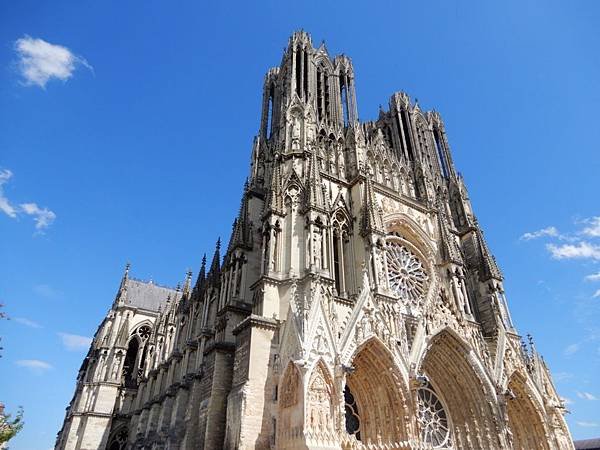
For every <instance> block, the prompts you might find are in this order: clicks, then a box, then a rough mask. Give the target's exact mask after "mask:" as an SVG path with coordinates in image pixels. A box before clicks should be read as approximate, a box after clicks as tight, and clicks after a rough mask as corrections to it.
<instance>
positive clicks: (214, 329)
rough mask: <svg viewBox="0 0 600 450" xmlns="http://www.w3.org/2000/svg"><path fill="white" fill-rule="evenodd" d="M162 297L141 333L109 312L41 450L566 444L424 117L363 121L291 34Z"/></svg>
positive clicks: (436, 130) (401, 110)
mask: <svg viewBox="0 0 600 450" xmlns="http://www.w3.org/2000/svg"><path fill="white" fill-rule="evenodd" d="M123 283H125V284H127V276H126V277H125V281H124V282H123ZM123 283H122V286H123ZM140 295H142V296H143V295H149V296H152V295H154V294H150V290H148V291H147V294H145V293H142V292H140ZM161 295H163V297H167V296H168V295H170V296H171V301H170V302H169V303H168V304H166V303H165V304H162V303H161V304H160V308H158V307H155V308H154V311H155V312H153V315H152V320H150V319H148V322H147V323H148V325H147V327H148V328H147V329H145V331H144V335H146V337H145V338H144V337H141V336H140V331H139V327H138V328H136V326H137V325H136V324H139V323H141V320H142V318H141V317H139V318H138V314H139V311H129V315H127V313H126V311H128V310H127V309H119V308H123V307H121V306H118V305H116V306H113V309H112V310H111V314H112V315H110V314H109V318H107V319H106V321H105V323H104V324H103V325H102V326H101V328H100V330H99V333H98V334H97V336H96V338H95V340H94V343H93V344H92V348H91V349H90V354H89V355H88V358H87V359H86V363H84V366H83V367H82V371H81V374H80V377H79V380H78V387H77V392H76V396H75V399H74V401H73V402H72V404H71V406H70V408H69V410H68V413H67V420H66V421H65V425H64V427H63V430H62V431H61V433H60V434H59V439H58V443H57V448H59V449H63V448H64V449H92V448H94V449H95V448H107V449H109V450H124V449H206V450H213V449H215V450H216V449H227V450H233V449H244V450H246V449H306V450H308V449H311V450H312V449H314V450H316V449H320V450H326V449H327V450H333V449H336V450H339V449H367V448H368V449H370V450H374V449H387V450H391V449H403V450H404V449H406V450H408V449H415V450H416V449H432V448H435V449H472V450H479V449H547V450H555V449H556V450H558V449H561V450H562V449H571V448H573V445H572V442H571V439H570V435H569V431H568V429H567V426H566V424H565V421H564V418H563V414H564V411H565V409H564V405H563V403H562V401H561V400H560V398H559V396H558V394H557V392H556V390H555V388H554V385H553V383H552V380H551V377H550V373H549V370H548V368H547V367H546V365H545V363H544V361H543V359H542V358H541V357H540V356H539V355H538V354H537V352H536V350H535V347H534V345H533V341H532V340H530V341H529V343H528V344H524V343H523V342H522V340H521V337H520V336H519V334H518V333H517V330H516V329H515V327H514V325H513V323H512V321H511V318H510V314H509V310H508V306H507V301H506V297H505V294H504V288H503V277H502V274H501V272H500V270H499V268H498V266H497V265H496V262H495V260H494V257H493V256H492V254H491V253H490V250H489V249H488V247H487V244H486V242H485V239H484V236H483V232H482V231H481V228H480V227H479V225H478V223H477V219H476V217H475V215H474V213H473V210H472V207H471V204H470V201H469V196H468V193H467V190H466V187H465V184H464V182H463V179H462V178H461V177H460V175H459V174H458V173H457V171H456V169H455V167H454V164H453V162H452V157H451V153H450V147H449V144H448V140H447V136H446V131H445V129H444V124H443V122H442V119H441V117H440V115H439V114H438V113H437V112H424V111H421V109H420V108H419V106H418V104H415V103H413V102H411V100H410V98H409V97H408V95H406V94H404V93H395V94H393V95H392V97H391V98H390V102H389V109H388V110H387V111H384V110H381V111H380V113H379V117H378V119H377V120H376V121H372V122H363V123H360V122H359V121H358V115H357V105H356V93H355V85H354V69H353V67H352V62H351V61H350V59H349V58H348V57H346V56H336V57H334V58H332V57H330V56H329V54H328V52H327V49H326V48H325V46H324V45H323V44H322V45H321V46H320V47H318V48H316V47H314V46H313V44H312V42H311V38H310V36H309V35H308V34H307V33H305V32H296V33H294V34H293V35H292V37H291V38H290V40H289V44H288V47H287V49H286V51H285V53H284V55H283V59H282V61H281V64H280V66H279V67H277V68H273V69H270V70H269V71H268V72H267V75H266V77H265V82H264V88H263V102H262V116H261V124H260V131H259V134H258V136H257V137H256V138H255V139H254V143H253V146H252V157H251V167H250V174H249V177H248V181H247V183H246V185H245V186H244V191H243V194H242V200H241V204H240V208H239V212H238V215H237V218H236V219H235V221H234V223H233V231H232V235H231V238H230V240H229V244H228V247H227V250H226V252H225V255H224V258H223V261H221V249H220V243H218V244H217V249H216V251H215V254H214V257H213V260H212V263H211V265H210V267H209V269H208V273H206V270H205V265H204V263H203V265H202V269H201V271H200V275H199V276H198V279H197V282H196V283H195V286H194V287H193V288H192V287H191V284H190V278H189V276H188V278H187V281H186V283H185V286H184V288H183V289H182V290H181V292H178V291H175V292H173V291H170V292H169V293H167V292H166V291H165V292H163V294H161ZM117 298H118V299H119V296H118V297H117ZM165 301H166V300H165ZM140 303H143V301H142V300H140ZM115 315H118V316H119V317H124V318H122V319H121V322H123V321H126V320H129V321H130V322H129V324H128V325H127V326H125V325H121V326H120V327H119V326H118V325H116V322H115V323H114V324H111V325H108V322H107V321H113V322H114V320H115V318H114V317H115ZM127 317H129V319H127ZM134 318H135V320H136V322H135V324H134V323H133V322H131V321H132V320H133V319H134ZM144 320H145V319H144ZM107 327H113V329H115V327H117V328H119V329H120V330H125V331H122V332H121V331H119V332H118V333H117V332H112V334H110V333H109V335H110V336H113V335H114V336H115V337H114V338H111V339H109V341H108V343H107V344H106V345H105V344H104V338H100V336H104V335H105V334H106V333H105V332H104V331H103V330H104V329H107ZM171 337H172V340H170V341H168V344H167V339H168V338H171ZM134 341H137V344H133V347H134V349H133V350H132V349H131V345H132V344H131V342H134ZM103 345H105V346H103ZM136 346H137V347H136ZM140 349H148V350H147V353H144V352H146V350H142V353H140ZM119 352H121V353H120V355H121V359H118V358H117V359H115V358H116V356H112V355H118V354H119ZM103 354H106V355H107V356H106V359H105V360H102V355H103ZM140 354H141V355H144V354H145V355H146V356H145V357H144V356H140ZM121 361H130V362H131V361H133V365H127V364H126V365H125V366H123V363H122V362H121ZM141 361H143V362H141ZM105 366H106V367H107V369H102V367H105ZM124 367H126V368H127V369H125V368H124ZM130 367H133V368H134V369H135V370H136V371H137V372H136V373H137V375H136V376H132V375H131V370H132V369H130ZM112 374H114V376H113V375H112ZM85 380H90V381H85ZM102 389H104V390H105V392H106V394H105V395H103V398H104V399H105V401H103V402H102V405H103V407H102V408H98V407H96V406H94V405H95V404H97V403H98V402H96V403H94V402H93V401H92V402H91V403H90V402H87V401H82V400H80V399H83V398H87V397H86V396H85V395H84V393H85V391H86V390H93V391H94V392H95V391H99V390H102ZM86 395H87V394H86ZM100 412H101V413H102V414H101V416H100V417H102V420H98V419H96V418H97V417H99V416H98V413H100ZM84 421H87V423H88V424H90V423H91V424H90V425H85V424H84ZM82 424H83V425H82ZM92 424H93V427H94V431H93V432H92V431H90V433H91V434H93V435H94V436H100V435H102V439H101V440H98V439H96V441H94V442H96V444H93V445H92V444H85V443H84V441H82V440H77V438H76V437H77V436H86V435H87V434H86V433H88V431H87V429H88V427H91V426H92ZM71 430H76V431H71ZM85 442H92V441H85ZM86 445H87V446H86Z"/></svg>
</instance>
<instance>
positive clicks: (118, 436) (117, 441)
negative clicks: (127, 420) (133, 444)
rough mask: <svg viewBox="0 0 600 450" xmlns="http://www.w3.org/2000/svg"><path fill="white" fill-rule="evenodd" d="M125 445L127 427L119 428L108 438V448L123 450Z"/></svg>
mask: <svg viewBox="0 0 600 450" xmlns="http://www.w3.org/2000/svg"><path fill="white" fill-rule="evenodd" d="M126 445H127V428H125V427H123V428H121V429H119V431H117V432H116V433H115V434H114V435H113V436H112V437H111V439H110V441H109V444H108V447H107V449H108V450H125V447H126Z"/></svg>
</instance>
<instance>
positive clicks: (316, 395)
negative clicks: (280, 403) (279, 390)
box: [305, 358, 338, 442]
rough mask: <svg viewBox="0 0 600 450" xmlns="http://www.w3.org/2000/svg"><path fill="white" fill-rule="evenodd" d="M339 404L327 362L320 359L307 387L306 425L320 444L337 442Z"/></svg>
mask: <svg viewBox="0 0 600 450" xmlns="http://www.w3.org/2000/svg"><path fill="white" fill-rule="evenodd" d="M337 404H338V400H337V395H336V391H335V388H334V384H333V377H332V376H331V373H330V371H329V368H328V367H327V364H326V363H325V361H324V360H323V359H322V358H319V359H318V360H317V362H316V363H315V365H314V366H313V369H312V371H311V373H310V377H309V378H308V384H307V387H306V422H305V423H306V430H307V431H308V432H309V435H311V438H312V439H315V440H317V441H319V442H323V441H328V440H332V441H333V440H335V430H336V425H337V424H336V405H337Z"/></svg>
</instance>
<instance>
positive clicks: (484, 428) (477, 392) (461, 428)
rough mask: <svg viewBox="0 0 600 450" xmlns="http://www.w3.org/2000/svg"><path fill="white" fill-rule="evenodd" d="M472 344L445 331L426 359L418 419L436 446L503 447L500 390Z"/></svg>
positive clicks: (427, 439)
mask: <svg viewBox="0 0 600 450" xmlns="http://www.w3.org/2000/svg"><path fill="white" fill-rule="evenodd" d="M475 358H476V357H475V356H474V354H473V353H472V352H471V351H470V349H469V347H468V346H467V345H466V344H465V343H464V342H463V341H462V340H461V339H460V338H458V337H457V336H455V335H454V334H453V333H452V332H450V331H447V330H444V331H442V332H440V333H439V334H437V335H436V336H435V337H433V338H432V340H431V342H430V345H429V349H428V351H427V353H426V354H425V357H424V359H423V361H422V363H421V366H420V371H421V374H422V375H423V376H422V377H421V378H420V379H419V381H420V383H421V386H420V388H419V389H418V391H417V397H418V403H419V404H418V408H419V410H418V413H417V416H418V420H419V425H420V429H421V440H422V441H423V443H425V444H427V445H430V446H432V447H433V448H435V449H465V450H466V449H471V450H478V449H483V448H485V449H490V450H491V449H499V448H501V447H502V444H501V442H500V440H499V439H500V438H499V432H498V430H497V429H496V425H495V424H496V421H495V420H494V417H497V410H496V408H495V407H494V405H495V404H496V397H495V390H494V389H493V386H492V385H491V383H489V382H488V381H487V379H485V377H486V375H485V374H483V373H482V369H481V366H480V365H479V364H478V363H477V361H476V359H475Z"/></svg>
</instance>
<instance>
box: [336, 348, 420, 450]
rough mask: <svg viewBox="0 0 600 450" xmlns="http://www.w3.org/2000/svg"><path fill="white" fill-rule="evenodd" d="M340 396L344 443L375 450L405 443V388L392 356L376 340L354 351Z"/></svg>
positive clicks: (406, 399) (407, 413)
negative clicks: (344, 413)
mask: <svg viewBox="0 0 600 450" xmlns="http://www.w3.org/2000/svg"><path fill="white" fill-rule="evenodd" d="M344 394H345V404H346V409H345V410H346V421H345V427H346V432H347V434H346V436H347V437H346V439H347V440H350V441H352V440H354V439H356V440H359V441H361V442H362V443H363V444H364V445H365V446H369V445H377V447H376V448H399V447H400V446H401V445H403V444H402V443H406V442H407V441H408V437H409V435H410V432H409V430H410V429H411V424H410V419H409V417H410V414H409V410H408V408H409V406H408V404H409V403H408V401H409V398H410V396H409V393H408V386H407V383H406V381H405V379H404V377H403V376H402V373H401V370H400V368H399V367H398V365H397V364H396V362H395V360H394V357H393V355H392V354H391V353H390V351H389V350H388V349H387V348H386V346H385V345H384V344H383V343H382V342H381V341H380V340H379V339H377V338H376V337H371V338H370V339H368V340H367V341H366V342H364V343H363V344H362V345H361V346H360V347H359V348H357V350H356V352H355V356H354V358H353V359H352V366H351V368H350V369H349V373H348V375H347V376H346V386H345V389H344ZM369 448H370V447H369ZM374 448H375V447H374Z"/></svg>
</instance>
